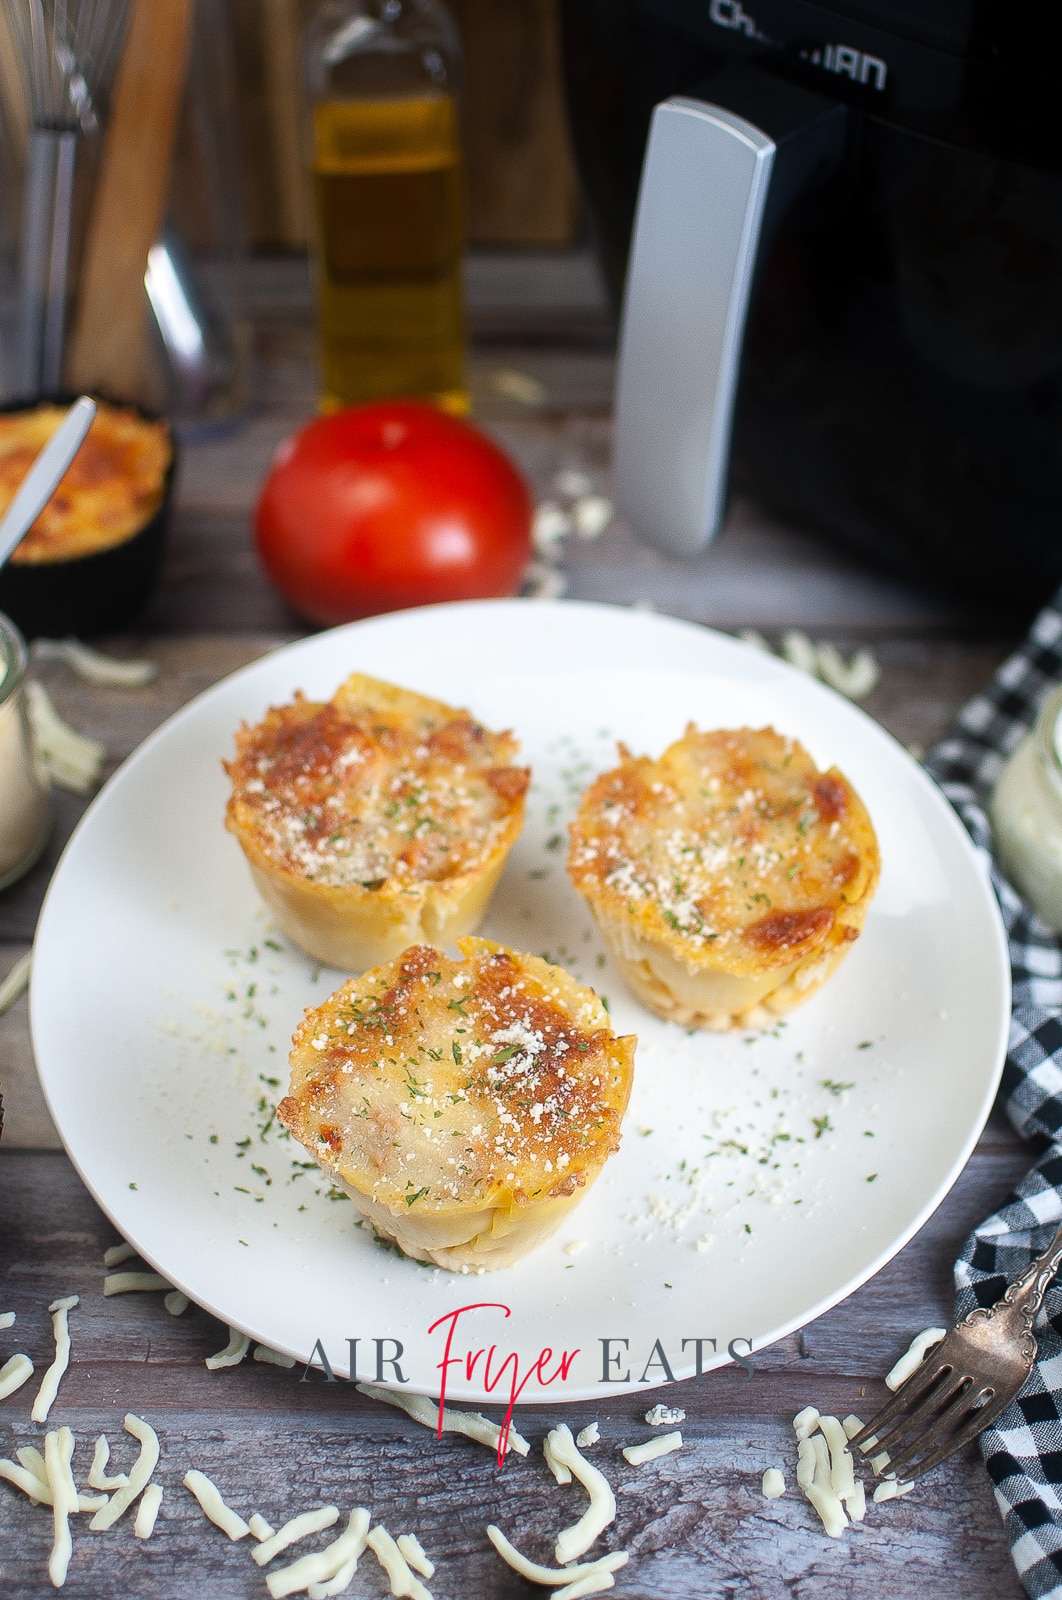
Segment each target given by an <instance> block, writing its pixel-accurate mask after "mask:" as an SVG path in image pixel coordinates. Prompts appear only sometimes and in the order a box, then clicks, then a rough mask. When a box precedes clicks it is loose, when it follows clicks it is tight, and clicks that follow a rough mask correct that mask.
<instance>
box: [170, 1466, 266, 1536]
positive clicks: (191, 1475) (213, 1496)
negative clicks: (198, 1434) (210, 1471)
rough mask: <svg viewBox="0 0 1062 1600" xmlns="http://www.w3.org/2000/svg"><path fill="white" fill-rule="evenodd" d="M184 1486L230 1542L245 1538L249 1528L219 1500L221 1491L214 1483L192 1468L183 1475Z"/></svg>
mask: <svg viewBox="0 0 1062 1600" xmlns="http://www.w3.org/2000/svg"><path fill="white" fill-rule="evenodd" d="M184 1486H185V1488H186V1489H187V1490H189V1492H190V1493H191V1494H194V1495H195V1498H196V1499H197V1500H198V1501H199V1504H200V1506H201V1507H202V1509H203V1514H204V1516H207V1517H209V1518H210V1520H211V1522H212V1523H213V1524H214V1526H215V1527H216V1528H220V1529H221V1531H222V1533H227V1534H228V1536H229V1538H230V1539H232V1540H236V1539H243V1538H246V1536H247V1534H249V1533H250V1531H251V1530H250V1528H249V1527H248V1526H247V1524H246V1522H244V1520H243V1518H242V1517H241V1516H239V1515H238V1513H237V1512H235V1511H233V1509H232V1507H231V1506H227V1505H226V1504H225V1502H224V1500H223V1499H222V1498H221V1490H220V1489H219V1488H218V1486H217V1484H216V1483H212V1482H211V1480H210V1479H209V1478H208V1477H207V1475H206V1473H205V1472H198V1471H197V1470H196V1469H195V1468H194V1467H193V1468H192V1470H191V1471H190V1472H186V1473H185V1475H184Z"/></svg>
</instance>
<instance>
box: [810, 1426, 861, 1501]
mask: <svg viewBox="0 0 1062 1600" xmlns="http://www.w3.org/2000/svg"><path fill="white" fill-rule="evenodd" d="M819 1428H820V1430H821V1432H822V1435H823V1438H824V1439H825V1440H826V1444H827V1446H828V1447H829V1452H830V1487H831V1489H832V1490H833V1492H834V1494H835V1495H836V1496H837V1498H838V1500H847V1498H848V1496H849V1495H851V1494H855V1463H854V1462H853V1460H852V1456H851V1452H850V1451H849V1449H848V1435H847V1434H846V1433H845V1431H844V1429H843V1427H842V1426H841V1424H840V1423H839V1422H838V1420H837V1418H836V1417H820V1418H819Z"/></svg>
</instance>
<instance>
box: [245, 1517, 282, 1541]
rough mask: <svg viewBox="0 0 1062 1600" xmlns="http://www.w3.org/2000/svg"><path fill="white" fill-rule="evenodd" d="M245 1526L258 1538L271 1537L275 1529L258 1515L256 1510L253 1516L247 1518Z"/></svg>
mask: <svg viewBox="0 0 1062 1600" xmlns="http://www.w3.org/2000/svg"><path fill="white" fill-rule="evenodd" d="M247 1526H248V1528H249V1529H250V1531H251V1533H252V1534H253V1535H254V1537H255V1538H256V1539H258V1540H262V1539H271V1538H272V1537H273V1535H274V1533H276V1531H277V1530H276V1529H275V1528H274V1527H272V1526H271V1525H270V1524H269V1523H268V1522H267V1521H266V1519H265V1517H263V1516H260V1515H259V1513H258V1512H257V1511H256V1512H255V1514H254V1516H253V1517H248V1518H247Z"/></svg>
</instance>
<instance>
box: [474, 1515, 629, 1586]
mask: <svg viewBox="0 0 1062 1600" xmlns="http://www.w3.org/2000/svg"><path fill="white" fill-rule="evenodd" d="M487 1538H488V1539H489V1540H490V1542H491V1544H492V1545H493V1546H494V1548H495V1550H497V1552H498V1554H499V1555H500V1556H501V1558H502V1560H503V1561H504V1562H506V1564H507V1565H508V1566H510V1567H512V1569H513V1571H514V1572H518V1573H519V1574H520V1576H521V1577H522V1578H526V1579H527V1580H528V1582H529V1583H541V1584H561V1583H568V1584H570V1583H572V1582H573V1581H578V1580H580V1579H582V1578H585V1577H588V1576H589V1575H590V1573H592V1572H594V1571H596V1570H597V1569H599V1568H600V1569H601V1570H604V1571H608V1572H615V1571H617V1570H618V1568H620V1567H624V1566H626V1564H627V1562H628V1561H629V1560H630V1557H629V1555H628V1554H627V1552H626V1550H614V1551H613V1552H612V1554H611V1555H607V1556H602V1557H601V1558H600V1560H598V1561H586V1562H584V1563H583V1564H582V1565H581V1566H575V1567H564V1568H559V1567H543V1566H540V1565H539V1563H538V1562H537V1561H531V1560H529V1559H528V1557H527V1556H525V1555H523V1554H522V1552H521V1551H519V1550H518V1549H517V1548H516V1546H515V1545H514V1544H510V1543H509V1540H508V1539H507V1538H506V1537H505V1535H504V1533H502V1531H501V1529H500V1528H497V1527H495V1525H494V1523H493V1522H492V1523H489V1524H488V1527H487Z"/></svg>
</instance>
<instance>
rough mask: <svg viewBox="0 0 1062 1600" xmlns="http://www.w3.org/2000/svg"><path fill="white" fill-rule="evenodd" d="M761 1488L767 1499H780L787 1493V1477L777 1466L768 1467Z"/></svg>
mask: <svg viewBox="0 0 1062 1600" xmlns="http://www.w3.org/2000/svg"><path fill="white" fill-rule="evenodd" d="M760 1488H761V1490H762V1493H763V1498H764V1499H765V1500H780V1499H781V1498H782V1496H783V1495H784V1494H785V1479H784V1478H783V1477H782V1474H781V1473H780V1472H779V1470H778V1468H777V1467H768V1468H767V1471H766V1472H765V1473H764V1474H763V1481H762V1483H761V1484H760Z"/></svg>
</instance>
